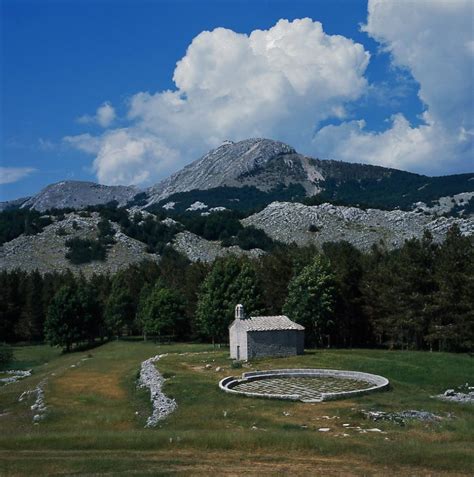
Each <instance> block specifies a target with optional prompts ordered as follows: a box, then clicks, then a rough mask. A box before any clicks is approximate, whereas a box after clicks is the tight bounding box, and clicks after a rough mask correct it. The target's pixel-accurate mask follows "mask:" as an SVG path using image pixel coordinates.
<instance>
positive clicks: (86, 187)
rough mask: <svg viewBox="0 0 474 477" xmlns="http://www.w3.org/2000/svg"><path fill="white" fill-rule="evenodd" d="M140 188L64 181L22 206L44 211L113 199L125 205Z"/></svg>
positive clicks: (81, 206) (79, 207)
mask: <svg viewBox="0 0 474 477" xmlns="http://www.w3.org/2000/svg"><path fill="white" fill-rule="evenodd" d="M139 192H140V190H139V189H138V188H136V187H133V186H131V187H127V186H106V185H100V184H96V183H94V182H84V181H62V182H57V183H56V184H51V185H49V186H47V187H45V188H44V189H43V190H41V191H40V192H39V193H38V194H36V195H35V196H33V197H30V198H29V199H27V200H25V201H23V202H22V203H21V205H20V208H22V209H23V208H27V209H34V210H37V211H39V212H44V211H46V210H49V209H83V208H85V207H87V206H89V205H100V204H107V203H109V202H112V201H116V202H118V205H120V206H124V205H126V204H127V203H128V202H129V201H131V200H132V199H133V198H134V197H135V196H136V195H137V194H138V193H139Z"/></svg>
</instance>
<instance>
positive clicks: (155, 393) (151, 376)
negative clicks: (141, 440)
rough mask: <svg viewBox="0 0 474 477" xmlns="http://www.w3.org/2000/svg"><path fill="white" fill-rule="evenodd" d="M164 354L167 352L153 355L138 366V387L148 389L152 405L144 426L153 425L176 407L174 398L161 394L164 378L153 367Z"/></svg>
mask: <svg viewBox="0 0 474 477" xmlns="http://www.w3.org/2000/svg"><path fill="white" fill-rule="evenodd" d="M165 356H167V354H160V355H156V356H153V357H152V358H149V359H147V360H145V361H143V363H142V364H141V367H140V377H139V379H138V387H139V388H148V389H149V390H150V401H151V403H152V407H153V413H152V414H151V416H149V417H148V419H147V421H146V425H145V427H155V426H156V425H157V424H158V422H159V421H161V420H162V419H165V418H166V417H167V416H168V415H169V414H171V413H172V412H173V411H174V410H175V409H176V408H177V407H178V405H177V403H176V401H175V400H174V399H170V398H169V397H167V396H165V395H164V394H163V392H162V390H161V388H162V386H163V383H164V382H165V379H164V378H163V376H162V375H161V374H160V373H159V371H158V370H157V369H156V367H155V363H156V362H157V361H158V360H160V359H161V358H164V357H165Z"/></svg>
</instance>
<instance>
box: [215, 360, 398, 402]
mask: <svg viewBox="0 0 474 477" xmlns="http://www.w3.org/2000/svg"><path fill="white" fill-rule="evenodd" d="M316 377H318V378H321V377H331V378H336V379H337V378H339V379H350V380H355V381H362V382H366V383H367V385H368V387H366V388H363V389H351V390H344V391H336V392H321V393H318V394H319V395H318V396H314V397H313V398H307V397H303V396H302V395H301V394H298V393H267V392H249V391H241V390H237V389H233V388H234V387H238V386H239V385H241V384H246V383H251V382H253V381H259V380H271V379H278V378H316ZM389 385H390V382H389V380H388V379H387V378H385V377H384V376H379V375H377V374H371V373H364V372H361V371H347V370H340V369H322V368H310V369H302V368H295V369H270V370H263V371H249V372H245V373H242V377H241V378H237V377H234V376H228V377H226V378H224V379H222V380H221V381H220V382H219V387H220V389H222V390H223V391H225V392H227V393H231V394H237V395H243V396H248V397H259V398H267V399H284V400H290V401H302V402H322V401H330V400H335V399H346V398H349V397H356V396H360V395H363V394H367V393H371V392H375V391H381V390H384V389H387V388H388V387H389Z"/></svg>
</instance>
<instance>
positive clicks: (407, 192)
mask: <svg viewBox="0 0 474 477" xmlns="http://www.w3.org/2000/svg"><path fill="white" fill-rule="evenodd" d="M244 188H247V189H245V190H244ZM279 188H280V189H282V194H281V195H278V194H274V192H275V191H278V189H279ZM222 189H225V191H226V195H227V196H229V200H231V199H232V197H231V196H232V194H234V195H235V197H234V199H235V200H234V202H238V201H240V200H241V199H242V196H243V195H246V194H247V193H249V192H251V189H252V190H254V191H255V192H254V195H255V197H256V199H255V200H256V201H257V206H265V205H267V204H268V203H270V198H271V199H272V200H292V201H293V200H294V201H303V200H304V199H307V198H312V197H315V198H316V199H315V202H314V203H322V202H324V201H326V202H333V203H341V204H344V205H355V206H364V207H377V208H386V209H396V208H402V209H404V210H412V209H414V208H416V207H418V206H420V207H421V208H422V209H424V210H427V211H433V212H434V211H439V210H443V211H444V212H446V211H448V212H449V210H451V209H452V208H455V209H456V211H457V212H462V210H463V209H464V208H469V207H470V209H472V205H473V204H471V205H470V206H469V207H467V205H468V202H469V201H470V200H471V201H472V197H470V196H469V195H468V196H466V197H465V198H463V199H462V202H459V201H458V202H456V200H452V203H453V205H452V207H451V209H450V208H449V206H446V204H447V202H449V200H450V198H451V197H453V196H455V195H459V194H463V193H468V194H470V193H471V192H474V173H466V174H454V175H447V176H438V177H436V176H435V177H430V176H424V175H420V174H415V173H411V172H406V171H402V170H398V169H393V168H386V167H383V166H375V165H368V164H358V163H347V162H343V161H335V160H330V159H329V160H327V159H318V158H312V157H308V156H305V155H303V154H299V153H298V152H296V150H295V149H294V148H293V147H291V146H289V145H287V144H284V143H282V142H279V141H274V140H271V139H264V138H252V139H245V140H243V141H238V142H232V141H226V142H224V143H223V144H222V145H220V146H219V147H217V148H215V149H212V150H210V151H209V152H208V153H206V154H204V155H203V156H202V157H200V158H199V159H197V160H195V161H193V162H191V163H190V164H188V165H187V166H185V167H184V168H182V169H180V170H179V171H177V172H175V173H174V174H172V175H170V176H169V177H167V178H165V179H163V180H162V181H160V182H158V183H156V184H154V185H152V186H150V187H148V188H147V189H140V188H138V187H136V186H107V185H101V184H97V183H94V182H86V181H61V182H58V183H55V184H50V185H48V186H47V187H45V188H44V189H42V190H41V191H40V192H39V193H38V194H36V195H34V196H32V197H29V198H25V199H17V200H14V201H9V202H4V203H0V211H1V210H5V209H11V208H18V207H19V208H23V209H25V208H26V209H34V210H38V211H40V212H44V211H46V210H48V209H61V208H66V209H67V208H70V209H76V210H79V209H81V208H85V207H87V206H95V205H103V204H107V203H108V202H111V201H115V202H117V204H118V205H119V206H130V205H136V206H138V207H140V208H142V209H143V208H147V207H150V206H154V207H156V206H158V207H162V206H163V205H166V203H165V202H164V201H172V202H177V201H176V200H174V198H173V197H174V196H177V195H178V196H179V200H180V201H181V202H182V204H183V203H186V204H187V206H186V207H185V208H187V207H189V205H191V204H192V203H193V202H194V201H195V200H198V199H195V200H192V198H193V197H194V196H196V195H199V194H197V192H198V191H214V192H216V194H218V193H219V191H220V192H222ZM284 189H286V191H285V190H284ZM297 189H298V190H297ZM288 190H290V191H291V193H290V192H288ZM272 193H273V194H272ZM265 194H268V197H269V198H268V199H265V197H264V195H265ZM258 197H260V199H259V198H258ZM187 198H188V199H189V200H188V202H186V200H187ZM441 198H443V206H442V207H438V206H437V204H436V201H437V200H439V199H441ZM258 200H261V201H262V203H261V204H258ZM183 201H184V202H183ZM214 205H215V206H226V207H229V206H230V205H231V204H230V202H229V201H228V202H227V204H224V203H223V204H214ZM254 205H255V204H254ZM313 205H314V204H313Z"/></svg>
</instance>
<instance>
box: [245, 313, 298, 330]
mask: <svg viewBox="0 0 474 477" xmlns="http://www.w3.org/2000/svg"><path fill="white" fill-rule="evenodd" d="M239 322H240V325H241V326H242V327H243V329H244V330H245V331H278V330H299V331H302V330H304V326H302V325H299V324H298V323H295V322H294V321H291V320H290V319H289V318H288V317H287V316H285V315H277V316H252V317H250V318H245V319H243V320H239Z"/></svg>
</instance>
